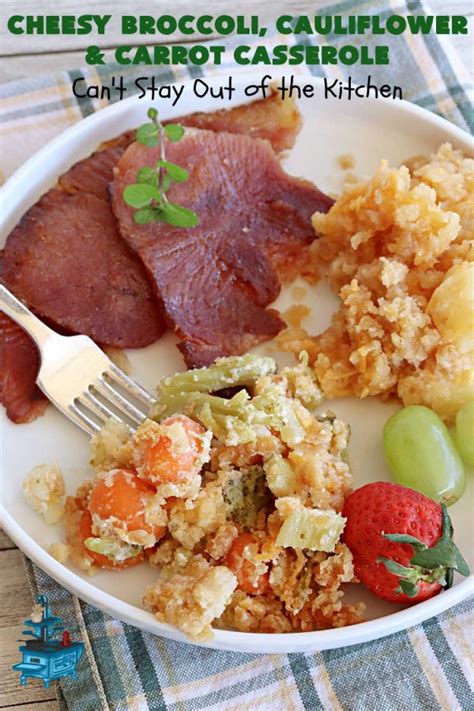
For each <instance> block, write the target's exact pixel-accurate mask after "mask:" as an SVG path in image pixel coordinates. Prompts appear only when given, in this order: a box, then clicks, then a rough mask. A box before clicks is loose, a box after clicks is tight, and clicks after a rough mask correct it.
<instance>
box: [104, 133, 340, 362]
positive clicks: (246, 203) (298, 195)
mask: <svg viewBox="0 0 474 711" xmlns="http://www.w3.org/2000/svg"><path fill="white" fill-rule="evenodd" d="M158 158H159V148H147V147H145V146H143V145H141V144H138V143H133V144H132V145H131V146H129V148H128V149H127V150H126V151H125V153H124V154H123V156H122V158H121V159H120V161H119V163H118V166H117V168H116V171H115V179H114V182H113V184H112V186H111V195H112V205H113V208H114V211H115V214H116V216H117V219H118V221H119V225H120V231H121V234H122V236H123V237H124V239H125V240H126V241H127V243H128V244H129V245H130V246H131V247H132V249H134V250H135V252H136V253H137V254H138V255H139V256H140V258H141V260H142V262H143V264H144V265H145V267H146V269H147V271H148V274H149V277H150V279H151V280H152V282H153V284H154V286H155V288H156V293H157V295H158V297H159V298H160V299H161V302H162V304H163V309H164V311H165V313H166V317H167V319H168V321H169V323H170V325H171V327H172V328H173V329H174V330H175V331H176V333H177V334H178V336H179V338H180V339H181V343H180V345H179V348H180V350H181V352H182V353H183V355H184V358H185V361H186V363H187V365H188V366H202V365H207V364H208V363H210V362H211V361H212V360H213V359H214V358H216V357H217V356H220V355H228V354H231V353H242V352H244V351H246V350H247V349H248V348H250V347H251V346H253V345H255V344H257V343H259V342H261V341H263V340H265V339H268V338H271V337H272V336H275V335H276V334H277V333H278V332H279V331H280V330H281V329H282V328H283V326H284V324H283V321H282V320H281V319H280V317H279V316H278V315H277V313H276V312H274V311H272V310H266V309H265V306H267V305H268V304H269V303H270V302H271V301H273V300H274V299H275V297H276V296H277V295H278V292H279V289H280V286H279V280H278V278H277V272H278V273H279V274H280V275H282V274H284V272H285V266H286V263H287V262H288V260H291V259H292V258H294V257H296V256H298V255H300V254H301V253H302V252H304V248H305V247H306V246H307V245H308V244H309V243H310V242H311V241H312V240H313V239H314V232H313V230H312V228H311V215H312V214H313V213H314V212H315V211H316V210H319V211H327V210H328V209H329V207H330V206H331V204H332V200H331V199H330V198H328V197H327V196H326V195H324V194H323V193H321V192H320V191H319V190H318V189H317V188H315V187H314V186H313V185H312V184H311V183H309V182H307V181H304V180H300V179H297V178H293V177H291V176H289V175H287V174H286V173H285V172H284V171H283V169H282V167H281V165H280V163H279V162H278V160H277V159H276V158H275V154H274V152H273V150H272V147H271V145H270V143H269V142H268V141H263V140H260V139H252V138H249V137H248V136H244V135H237V134H230V133H217V134H215V133H212V132H210V131H202V130H198V129H188V130H187V131H186V135H185V136H184V138H182V139H181V141H179V142H178V143H174V144H171V143H169V144H168V145H167V159H168V160H170V161H172V162H174V163H177V164H178V165H180V166H183V167H184V168H186V169H187V170H188V171H189V173H190V177H189V180H188V181H187V182H186V183H181V184H179V185H177V184H175V185H173V186H172V187H171V189H170V191H169V193H168V196H169V199H170V201H171V202H177V203H178V204H180V205H184V206H186V207H188V208H191V209H192V210H194V211H195V212H196V213H197V214H198V215H199V218H200V223H199V225H198V226H197V227H195V228H193V229H178V228H173V227H170V226H169V225H166V224H163V223H156V222H153V223H149V224H147V225H137V224H135V222H134V221H133V210H132V209H131V208H129V207H128V206H127V205H126V204H125V202H124V200H123V198H122V193H123V190H124V188H125V187H126V186H127V185H129V184H130V183H134V182H135V177H136V174H137V170H138V169H139V168H140V167H142V166H145V165H148V166H151V165H154V163H155V162H156V160H157V159H158Z"/></svg>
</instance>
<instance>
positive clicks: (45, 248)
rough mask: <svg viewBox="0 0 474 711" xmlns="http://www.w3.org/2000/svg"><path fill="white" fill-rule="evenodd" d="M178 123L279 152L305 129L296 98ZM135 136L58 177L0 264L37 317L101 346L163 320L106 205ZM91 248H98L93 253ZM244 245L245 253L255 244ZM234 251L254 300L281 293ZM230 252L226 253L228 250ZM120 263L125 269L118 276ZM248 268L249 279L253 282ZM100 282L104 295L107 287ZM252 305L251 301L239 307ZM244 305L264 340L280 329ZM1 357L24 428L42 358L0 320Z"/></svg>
mask: <svg viewBox="0 0 474 711" xmlns="http://www.w3.org/2000/svg"><path fill="white" fill-rule="evenodd" d="M181 121H182V123H184V124H185V125H188V126H198V127H199V126H201V127H206V128H208V129H212V130H213V131H223V130H225V131H228V132H233V133H245V134H248V135H250V136H253V137H260V138H267V139H268V140H270V142H271V143H272V146H273V148H274V150H275V151H280V150H282V149H284V148H289V147H291V146H292V145H293V143H294V141H295V138H296V136H297V134H298V131H299V128H300V123H301V120H300V115H299V112H298V110H297V108H296V106H295V104H294V102H293V101H284V102H282V101H281V100H280V99H278V98H277V97H276V96H275V95H274V96H271V97H269V98H268V99H264V100H262V101H256V102H254V103H252V104H248V105H246V106H244V107H237V108H235V109H230V110H226V111H217V112H213V113H210V114H202V113H197V114H191V115H189V116H185V117H183V118H182V119H181ZM134 135H135V131H127V132H125V133H123V134H121V135H120V136H118V137H117V138H115V139H113V140H112V141H108V142H107V143H105V144H103V145H102V146H101V147H100V148H99V150H98V151H96V152H95V153H93V154H92V155H91V156H88V157H87V158H84V159H83V160H81V161H79V162H78V163H76V164H75V165H74V166H72V168H70V170H68V171H67V172H66V173H65V174H64V175H62V176H61V178H60V179H59V184H58V186H57V188H55V189H53V190H52V191H50V192H49V193H47V194H46V195H45V196H44V197H43V198H42V199H41V200H40V201H39V202H38V203H37V204H36V205H35V206H34V207H33V208H31V210H29V211H28V213H27V214H26V215H25V216H24V218H23V220H22V221H21V222H20V224H19V225H18V226H17V227H16V228H15V230H14V231H13V232H12V234H11V235H10V237H9V240H8V248H7V251H6V255H5V258H4V259H3V261H2V260H0V276H1V275H2V274H3V278H4V279H5V281H6V283H7V284H8V286H9V287H10V288H11V289H12V290H13V291H15V293H16V294H17V295H18V296H20V297H21V298H24V299H25V300H26V301H27V302H28V303H29V304H30V306H31V307H32V308H33V309H34V310H36V311H37V313H38V314H39V315H41V316H43V317H46V318H48V319H49V320H50V322H51V325H53V326H56V328H58V327H60V330H66V331H67V330H70V331H71V330H72V331H77V332H83V333H87V334H88V335H92V336H93V337H95V338H96V339H97V340H98V341H99V342H100V343H110V342H111V343H113V344H114V345H117V344H120V345H121V346H122V347H123V346H125V345H129V346H130V347H131V346H132V345H134V346H138V345H144V344H146V343H147V342H151V341H153V340H155V338H158V337H159V335H160V334H161V333H162V331H163V330H164V321H163V318H162V316H161V314H160V313H159V308H158V304H157V302H156V300H155V298H154V296H153V294H152V291H151V290H150V287H149V286H148V280H147V279H146V278H145V276H144V270H143V268H142V266H141V264H140V263H139V261H138V260H137V259H136V258H131V255H130V254H129V253H128V251H127V250H126V249H125V248H124V247H123V245H122V247H119V246H118V245H119V242H120V240H119V239H118V236H117V229H116V223H115V221H114V218H113V216H112V210H111V206H110V200H109V183H110V182H111V181H112V178H113V169H114V167H115V165H116V164H117V162H118V160H119V159H120V157H121V156H122V154H123V153H124V151H125V150H126V148H127V147H128V146H129V145H130V143H131V142H132V141H133V138H134ZM61 193H63V195H62V197H61ZM66 193H67V195H66ZM70 196H75V197H70ZM98 201H99V202H98ZM70 207H72V208H73V209H72V210H71V212H70V211H69V208H70ZM95 212H96V213H97V214H96V215H95V217H94V214H95ZM70 220H71V226H72V229H70V228H69V221H70ZM79 224H80V225H81V226H82V224H84V225H85V226H86V228H87V234H88V239H86V238H85V235H84V234H82V229H81V230H79V229H78V225H79ZM46 228H47V232H48V234H46ZM74 235H76V238H77V236H78V235H79V237H78V240H76V241H74ZM92 245H95V246H94V249H93V250H92ZM71 248H72V249H71ZM232 248H233V247H232ZM247 248H248V249H249V250H250V251H251V248H252V245H251V244H250V245H248V247H247ZM235 249H236V250H237V251H236V252H235V254H234V258H233V260H232V262H233V265H234V267H235V269H236V273H237V272H238V265H239V264H240V269H241V272H242V273H243V274H247V281H249V280H250V282H251V283H253V285H254V287H253V289H254V291H253V292H252V293H253V296H254V297H255V299H256V300H257V302H261V304H262V305H265V304H267V303H269V302H270V301H271V300H272V299H273V298H274V296H275V295H276V294H277V293H278V289H279V285H278V280H277V278H276V275H275V273H274V270H273V268H272V267H271V265H269V263H268V260H267V258H266V256H265V255H263V254H262V255H260V256H258V257H256V255H255V252H254V253H253V257H252V255H251V253H250V254H249V253H248V252H246V251H245V250H244V249H243V248H242V246H241V245H239V246H237V247H236V248H235ZM228 253H229V255H230V247H229V248H228ZM114 255H115V256H114ZM96 256H97V259H96ZM120 265H121V266H122V267H124V270H123V271H124V274H123V275H121V274H120V269H119V267H120ZM251 270H253V272H254V274H253V277H252V278H251V279H250V277H249V275H250V272H251ZM99 271H101V272H102V273H101V274H100V276H99V275H98V272H99ZM90 275H92V276H90ZM260 275H261V276H262V278H261V279H259V276H260ZM101 279H102V281H101ZM106 281H107V283H108V284H109V286H110V290H108V289H107V290H105V282H106ZM78 283H80V284H81V285H82V286H81V288H80V289H79V295H80V296H82V298H83V299H84V298H85V299H86V301H81V299H80V298H75V296H74V293H72V292H73V289H75V288H76V285H77V284H78ZM244 283H245V279H244V280H241V281H240V282H239V284H240V287H239V288H241V289H243V290H244V292H245V288H248V286H247V287H244ZM71 287H72V288H71ZM96 289H97V290H96ZM239 296H240V292H239ZM89 297H91V298H90V299H89ZM240 298H241V299H242V298H243V297H242V296H241V297H240ZM33 301H34V302H35V303H34V302H33ZM116 301H117V303H115V302H116ZM127 305H128V306H130V307H131V309H132V311H133V314H132V315H130V312H129V310H128V309H127ZM248 305H249V301H248V299H247V300H246V301H243V302H242V303H241V308H246V307H247V306H248ZM250 307H251V308H252V314H254V312H256V315H255V316H256V317H257V316H258V318H260V319H261V322H259V321H258V318H256V317H254V316H250V323H249V324H248V327H249V328H250V329H251V328H252V327H253V328H254V330H255V329H257V330H260V331H262V330H263V332H265V333H267V335H268V336H271V335H273V334H274V333H276V332H277V330H279V328H280V327H281V321H280V320H279V318H278V317H277V316H276V314H270V313H269V312H265V311H263V309H262V308H260V307H258V306H256V305H255V303H254V302H253V301H252V299H250ZM71 308H73V310H72V311H71V312H70V313H69V310H70V309H71ZM109 315H110V317H111V320H110V321H109V318H108V316H109ZM55 317H56V319H55ZM129 317H130V318H129ZM205 317H206V313H204V318H205ZM251 340H252V339H250V340H249V343H250V342H251ZM182 347H183V349H185V348H187V350H188V355H187V356H186V357H187V360H188V362H190V363H192V362H196V363H197V362H199V359H203V360H205V361H206V362H207V361H209V360H212V359H213V357H214V353H215V354H218V352H219V349H220V347H216V346H214V345H212V344H210V345H208V346H205V345H204V344H199V343H197V344H193V343H192V342H191V341H189V342H188V343H187V344H183V346H182ZM194 350H196V352H194ZM0 356H1V371H2V372H1V376H0V378H1V379H0V400H1V402H2V403H3V404H4V405H5V407H6V408H7V414H8V416H9V417H10V419H12V420H13V421H14V422H29V421H31V420H32V419H34V418H35V417H36V416H38V415H40V414H41V413H42V411H43V410H44V408H45V406H46V400H45V399H44V397H43V395H42V394H41V392H40V391H39V390H38V388H37V387H36V385H35V379H36V375H37V371H38V354H37V351H36V347H35V345H34V343H33V342H32V341H31V340H30V339H29V337H28V336H27V335H26V334H25V332H24V331H23V330H22V329H20V328H19V327H18V326H16V324H14V323H13V322H11V321H10V320H9V319H6V317H4V321H3V323H0Z"/></svg>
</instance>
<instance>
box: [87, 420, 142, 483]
mask: <svg viewBox="0 0 474 711" xmlns="http://www.w3.org/2000/svg"><path fill="white" fill-rule="evenodd" d="M130 435H131V432H130V430H129V428H128V427H127V425H125V424H124V423H123V422H117V421H116V420H113V419H112V418H110V419H109V420H107V422H106V424H105V425H104V427H102V429H101V430H100V431H99V432H97V434H95V435H94V436H93V437H92V439H91V459H90V462H91V465H92V467H93V468H94V469H95V471H96V472H101V471H107V470H109V469H121V468H124V469H130V468H131V465H132V447H131V440H130Z"/></svg>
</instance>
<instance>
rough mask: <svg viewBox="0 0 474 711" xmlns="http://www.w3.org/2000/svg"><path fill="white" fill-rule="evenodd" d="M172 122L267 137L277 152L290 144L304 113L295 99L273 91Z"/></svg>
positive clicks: (209, 129) (292, 143)
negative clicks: (233, 105)
mask: <svg viewBox="0 0 474 711" xmlns="http://www.w3.org/2000/svg"><path fill="white" fill-rule="evenodd" d="M173 122H175V123H180V124H181V125H182V126H189V127H194V128H203V129H207V130H208V131H227V132H228V133H242V134H245V135H247V136H251V137H252V138H266V139H267V140H268V141H270V143H271V144H272V146H273V150H274V151H275V152H276V153H279V152H280V151H283V150H286V149H288V148H291V147H292V146H293V145H294V143H295V140H296V136H297V135H298V133H299V130H300V128H301V114H300V112H299V111H298V108H297V106H296V103H295V101H294V99H282V98H281V95H280V94H277V93H275V94H272V95H270V96H269V97H267V98H266V99H261V100H260V101H254V102H252V103H251V104H244V105H243V106H237V107H236V108H234V109H222V111H212V112H211V113H204V112H198V113H195V114H188V115H187V116H182V117H181V118H177V119H173Z"/></svg>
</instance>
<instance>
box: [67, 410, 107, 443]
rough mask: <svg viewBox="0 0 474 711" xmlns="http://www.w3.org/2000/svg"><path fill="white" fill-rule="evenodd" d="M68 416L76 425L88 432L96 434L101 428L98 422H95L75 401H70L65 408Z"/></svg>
mask: <svg viewBox="0 0 474 711" xmlns="http://www.w3.org/2000/svg"><path fill="white" fill-rule="evenodd" d="M65 413H66V414H67V416H68V417H69V418H70V419H71V420H73V421H74V422H75V423H76V425H78V426H79V427H80V428H81V429H83V430H84V431H85V432H87V434H89V435H91V436H92V435H94V434H95V433H96V432H98V431H99V430H100V426H99V425H98V424H97V422H94V420H92V419H91V418H90V417H88V416H87V415H86V414H85V413H84V412H82V411H81V410H80V409H79V408H78V407H77V405H76V403H75V402H73V403H70V404H69V405H68V407H67V409H66V410H65Z"/></svg>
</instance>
